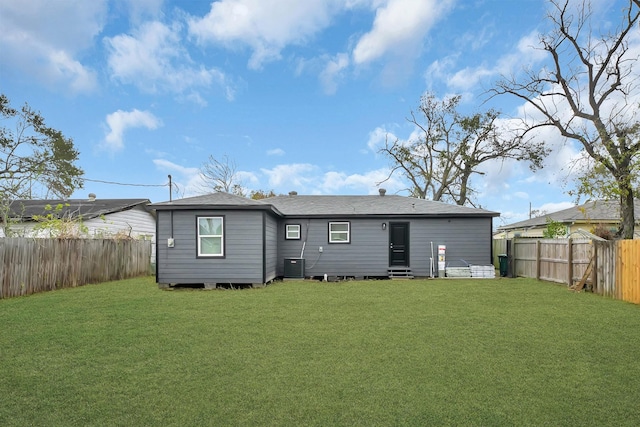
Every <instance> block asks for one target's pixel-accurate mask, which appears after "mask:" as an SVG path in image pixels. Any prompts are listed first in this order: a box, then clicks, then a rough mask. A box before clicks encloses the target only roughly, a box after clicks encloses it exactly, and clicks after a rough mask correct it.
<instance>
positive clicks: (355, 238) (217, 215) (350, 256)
mask: <svg viewBox="0 0 640 427" xmlns="http://www.w3.org/2000/svg"><path fill="white" fill-rule="evenodd" d="M151 207H152V208H153V209H155V210H156V217H157V226H158V228H157V236H158V240H157V263H156V273H157V274H156V280H157V282H158V283H159V284H160V285H161V286H167V285H174V284H205V286H206V287H215V286H216V285H218V284H252V285H256V284H264V283H268V282H270V281H272V280H273V279H275V278H277V277H285V278H286V277H296V278H302V277H316V278H323V277H325V275H327V276H328V277H357V278H366V277H390V276H394V275H399V276H406V277H413V276H422V277H427V276H430V275H431V274H433V273H435V274H436V275H437V274H438V272H437V270H435V271H434V270H432V269H431V266H432V265H434V267H435V269H437V265H438V259H437V257H438V246H439V245H446V252H445V257H446V265H447V266H466V265H468V264H477V265H489V264H491V260H492V254H491V250H492V245H491V241H492V219H493V218H494V217H496V216H498V215H499V214H498V213H496V212H491V211H487V210H482V209H474V208H469V207H465V206H457V205H449V204H446V203H441V202H433V201H428V200H422V199H414V198H409V197H402V196H395V195H391V196H385V195H384V192H383V191H381V192H380V195H378V196H302V195H297V194H295V193H292V194H291V195H289V196H279V197H272V198H268V199H263V200H251V199H247V198H243V197H238V196H233V195H230V194H226V193H214V194H209V195H204V196H198V197H191V198H185V199H180V200H175V201H171V202H163V203H155V204H152V205H151ZM432 258H434V259H433V264H432V262H431V261H432Z"/></svg>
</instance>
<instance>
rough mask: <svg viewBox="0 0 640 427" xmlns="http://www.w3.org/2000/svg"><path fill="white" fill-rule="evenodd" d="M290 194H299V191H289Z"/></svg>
mask: <svg viewBox="0 0 640 427" xmlns="http://www.w3.org/2000/svg"><path fill="white" fill-rule="evenodd" d="M289 195H290V196H297V195H298V192H297V191H289Z"/></svg>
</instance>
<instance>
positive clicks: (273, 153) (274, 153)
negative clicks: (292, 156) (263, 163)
mask: <svg viewBox="0 0 640 427" xmlns="http://www.w3.org/2000/svg"><path fill="white" fill-rule="evenodd" d="M267 156H284V150H283V149H282V148H274V149H273V150H267Z"/></svg>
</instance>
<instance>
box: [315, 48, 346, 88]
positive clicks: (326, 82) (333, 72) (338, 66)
mask: <svg viewBox="0 0 640 427" xmlns="http://www.w3.org/2000/svg"><path fill="white" fill-rule="evenodd" d="M348 66H349V55H347V54H346V53H339V54H337V55H336V56H334V57H332V58H329V59H327V63H326V65H325V67H324V70H322V72H321V73H320V82H321V83H322V87H323V88H324V93H326V94H327V95H333V94H334V93H336V90H337V89H338V81H339V80H341V79H342V78H343V74H344V70H345V69H346V68H347V67H348Z"/></svg>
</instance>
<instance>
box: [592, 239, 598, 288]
mask: <svg viewBox="0 0 640 427" xmlns="http://www.w3.org/2000/svg"><path fill="white" fill-rule="evenodd" d="M591 243H592V245H593V246H592V248H591V259H593V261H592V262H593V265H592V268H591V292H595V293H597V292H598V291H597V289H598V242H597V241H596V240H592V241H591Z"/></svg>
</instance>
